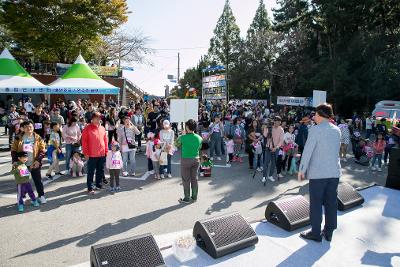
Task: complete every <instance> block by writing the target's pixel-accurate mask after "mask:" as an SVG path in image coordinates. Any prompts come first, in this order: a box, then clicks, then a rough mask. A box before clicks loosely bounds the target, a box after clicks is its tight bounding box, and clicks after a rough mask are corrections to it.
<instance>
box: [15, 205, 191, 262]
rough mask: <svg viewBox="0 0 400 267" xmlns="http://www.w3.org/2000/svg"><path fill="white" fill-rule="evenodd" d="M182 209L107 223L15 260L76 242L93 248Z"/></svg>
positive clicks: (170, 209)
mask: <svg viewBox="0 0 400 267" xmlns="http://www.w3.org/2000/svg"><path fill="white" fill-rule="evenodd" d="M182 207H184V205H181V204H176V205H173V206H170V207H166V208H163V209H159V210H154V211H152V212H148V213H144V214H141V215H138V216H135V217H132V218H129V219H121V220H118V221H117V222H114V223H106V224H103V225H102V226H100V227H98V228H97V229H94V230H93V231H90V232H87V233H85V234H82V235H79V236H74V237H70V238H65V239H60V240H57V241H55V242H52V243H50V244H47V245H45V246H42V247H38V248H35V249H33V250H30V251H27V252H25V253H22V254H19V255H17V256H15V257H13V258H18V257H22V256H26V255H29V254H36V253H39V252H43V251H48V250H53V249H57V248H61V247H63V246H66V245H69V244H71V243H74V242H78V243H77V246H78V247H86V246H91V245H93V244H95V243H97V242H98V241H100V240H102V239H105V238H108V237H111V236H115V235H118V234H121V233H124V232H127V231H129V230H132V229H134V228H135V227H137V226H139V225H142V224H146V223H148V222H150V221H153V220H156V219H158V218H159V217H160V216H162V215H164V214H167V213H169V212H172V211H174V210H177V209H180V208H182Z"/></svg>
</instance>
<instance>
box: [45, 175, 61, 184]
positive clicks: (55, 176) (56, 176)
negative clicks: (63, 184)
mask: <svg viewBox="0 0 400 267" xmlns="http://www.w3.org/2000/svg"><path fill="white" fill-rule="evenodd" d="M62 176H64V175H54V176H53V179H51V180H50V179H47V180H46V181H44V182H43V185H48V184H49V183H51V182H54V181H55V180H57V179H59V178H61V177H62Z"/></svg>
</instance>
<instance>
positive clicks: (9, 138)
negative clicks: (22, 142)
mask: <svg viewBox="0 0 400 267" xmlns="http://www.w3.org/2000/svg"><path fill="white" fill-rule="evenodd" d="M14 132H15V126H14V125H13V126H11V127H10V128H8V144H9V147H10V148H11V145H12V142H13V135H14Z"/></svg>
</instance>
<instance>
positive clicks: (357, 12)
mask: <svg viewBox="0 0 400 267" xmlns="http://www.w3.org/2000/svg"><path fill="white" fill-rule="evenodd" d="M278 3H279V4H280V8H279V9H277V10H274V18H275V21H276V24H275V29H276V30H277V31H279V32H280V33H282V34H284V36H285V38H284V42H283V45H282V49H281V52H280V54H279V55H280V56H279V58H278V59H277V60H276V62H275V63H274V66H273V68H274V70H275V72H276V73H279V74H281V75H280V76H277V78H276V79H274V83H273V87H277V88H278V89H279V90H280V91H282V92H287V93H293V94H294V95H299V96H302V95H305V96H308V95H310V94H311V91H312V90H313V89H320V90H326V91H328V98H329V99H328V100H329V101H330V102H332V103H334V104H335V107H336V109H337V110H338V111H339V112H340V113H343V114H349V113H351V112H352V110H354V109H355V110H358V111H370V110H371V108H372V106H373V105H374V104H375V103H376V102H377V101H379V100H382V99H399V98H400V95H399V92H400V75H399V74H400V73H399V71H400V68H399V67H400V66H399V58H400V47H399V41H400V24H399V18H400V2H399V1H396V0H380V1H374V0H365V1H358V0H346V1H343V0H314V1H305V0H281V1H279V2H278ZM288 72H289V73H290V75H289V76H288V75H287V74H288ZM350 103H351V104H350Z"/></svg>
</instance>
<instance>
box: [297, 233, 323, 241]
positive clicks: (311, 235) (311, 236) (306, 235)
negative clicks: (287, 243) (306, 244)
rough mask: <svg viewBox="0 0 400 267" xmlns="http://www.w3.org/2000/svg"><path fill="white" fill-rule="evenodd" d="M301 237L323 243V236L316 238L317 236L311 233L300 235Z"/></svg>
mask: <svg viewBox="0 0 400 267" xmlns="http://www.w3.org/2000/svg"><path fill="white" fill-rule="evenodd" d="M300 237H302V238H304V239H309V240H313V241H316V242H321V241H322V237H321V235H320V236H315V235H313V234H312V233H311V231H308V232H302V233H300Z"/></svg>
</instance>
